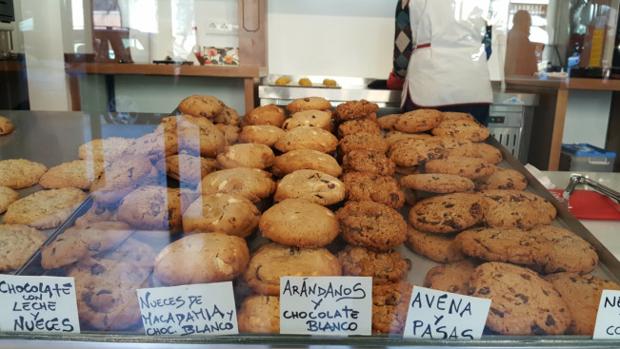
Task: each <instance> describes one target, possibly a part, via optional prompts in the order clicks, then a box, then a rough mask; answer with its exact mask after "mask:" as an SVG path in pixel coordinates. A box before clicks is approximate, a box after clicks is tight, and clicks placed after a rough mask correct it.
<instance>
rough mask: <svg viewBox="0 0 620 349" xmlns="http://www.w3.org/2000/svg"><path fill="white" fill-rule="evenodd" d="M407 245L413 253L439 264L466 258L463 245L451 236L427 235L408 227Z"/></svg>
mask: <svg viewBox="0 0 620 349" xmlns="http://www.w3.org/2000/svg"><path fill="white" fill-rule="evenodd" d="M405 245H407V247H409V249H411V250H412V251H413V252H415V253H417V254H419V255H421V256H424V257H426V258H428V259H430V260H432V261H434V262H437V263H452V262H458V261H461V260H463V259H464V258H465V255H463V253H462V252H461V245H460V244H459V242H458V241H456V240H455V238H454V236H451V235H439V234H433V233H425V232H421V231H419V230H417V229H414V228H412V227H408V229H407V240H405Z"/></svg>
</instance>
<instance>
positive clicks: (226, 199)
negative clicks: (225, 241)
mask: <svg viewBox="0 0 620 349" xmlns="http://www.w3.org/2000/svg"><path fill="white" fill-rule="evenodd" d="M259 218H260V212H259V211H258V209H257V208H256V206H254V204H253V203H252V201H250V200H248V199H246V198H245V197H243V196H240V195H236V194H223V193H216V194H211V195H203V196H201V197H199V198H198V199H197V200H196V201H194V202H193V203H192V204H191V205H190V206H189V207H188V208H187V210H185V212H184V213H183V230H184V231H185V232H187V233H199V232H202V233H210V232H220V233H224V234H229V235H236V236H240V237H247V236H249V235H250V234H252V232H254V229H255V228H256V227H257V226H258V219H259Z"/></svg>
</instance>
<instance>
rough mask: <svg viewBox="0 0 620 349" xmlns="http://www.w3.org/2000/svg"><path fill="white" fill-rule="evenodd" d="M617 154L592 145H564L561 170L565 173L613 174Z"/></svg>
mask: <svg viewBox="0 0 620 349" xmlns="http://www.w3.org/2000/svg"><path fill="white" fill-rule="evenodd" d="M615 160H616V153H614V152H612V151H606V150H605V149H602V148H599V147H595V146H593V145H591V144H587V143H581V144H562V154H561V157H560V169H562V170H565V171H593V172H613V170H614V162H615Z"/></svg>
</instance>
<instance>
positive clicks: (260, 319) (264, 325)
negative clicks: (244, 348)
mask: <svg viewBox="0 0 620 349" xmlns="http://www.w3.org/2000/svg"><path fill="white" fill-rule="evenodd" d="M237 321H238V322H239V332H240V333H262V334H279V333H280V299H279V298H278V297H275V296H260V295H253V296H249V297H247V298H246V299H245V300H244V301H243V303H241V309H239V312H238V313H237Z"/></svg>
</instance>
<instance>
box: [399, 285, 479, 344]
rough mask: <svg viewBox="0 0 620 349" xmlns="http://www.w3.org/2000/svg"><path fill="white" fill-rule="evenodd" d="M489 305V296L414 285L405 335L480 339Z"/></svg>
mask: <svg viewBox="0 0 620 349" xmlns="http://www.w3.org/2000/svg"><path fill="white" fill-rule="evenodd" d="M490 307H491V300H490V299H483V298H476V297H470V296H463V295H460V294H455V293H449V292H443V291H437V290H432V289H429V288H424V287H418V286H415V287H414V288H413V292H412V295H411V303H410V304H409V312H408V314H407V323H406V325H405V333H404V337H405V338H423V339H479V338H480V337H481V336H482V331H483V330H484V326H485V324H486V321H487V316H488V314H489V308H490Z"/></svg>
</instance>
